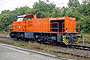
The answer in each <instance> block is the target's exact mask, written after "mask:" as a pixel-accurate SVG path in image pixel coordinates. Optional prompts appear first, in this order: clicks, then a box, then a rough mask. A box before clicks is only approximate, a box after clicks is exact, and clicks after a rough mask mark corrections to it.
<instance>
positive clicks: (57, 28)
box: [10, 15, 81, 45]
mask: <svg viewBox="0 0 90 60" xmlns="http://www.w3.org/2000/svg"><path fill="white" fill-rule="evenodd" d="M11 27H12V28H10V29H12V31H11V33H10V37H11V38H16V39H34V40H36V41H38V42H43V43H64V44H66V45H73V44H77V43H78V41H79V40H80V38H81V36H80V35H79V32H80V23H76V18H71V17H62V18H43V19H39V18H37V15H21V16H18V19H17V21H16V22H13V25H12V26H11Z"/></svg>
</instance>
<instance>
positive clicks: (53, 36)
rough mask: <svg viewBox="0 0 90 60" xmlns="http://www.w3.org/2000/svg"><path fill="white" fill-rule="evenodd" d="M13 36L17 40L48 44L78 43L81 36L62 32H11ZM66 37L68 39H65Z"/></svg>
mask: <svg viewBox="0 0 90 60" xmlns="http://www.w3.org/2000/svg"><path fill="white" fill-rule="evenodd" d="M10 37H11V38H15V39H17V40H19V39H21V40H27V39H29V40H34V41H37V42H40V43H46V44H56V43H62V44H68V45H72V44H76V42H77V41H78V40H77V38H78V37H79V38H80V36H75V34H71V33H70V34H62V33H37V32H11V33H10ZM65 39H66V40H65Z"/></svg>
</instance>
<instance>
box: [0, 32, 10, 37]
mask: <svg viewBox="0 0 90 60" xmlns="http://www.w3.org/2000/svg"><path fill="white" fill-rule="evenodd" d="M0 36H5V37H9V32H0Z"/></svg>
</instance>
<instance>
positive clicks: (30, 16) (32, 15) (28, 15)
mask: <svg viewBox="0 0 90 60" xmlns="http://www.w3.org/2000/svg"><path fill="white" fill-rule="evenodd" d="M18 17H33V15H20V16H18Z"/></svg>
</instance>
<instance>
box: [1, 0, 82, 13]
mask: <svg viewBox="0 0 90 60" xmlns="http://www.w3.org/2000/svg"><path fill="white" fill-rule="evenodd" d="M42 1H46V0H42ZM49 1H50V2H52V3H54V4H56V7H63V6H65V7H67V3H68V1H69V0H49ZM79 1H80V2H82V0H79ZM35 2H38V0H0V13H1V11H3V10H8V9H9V10H14V9H15V8H17V7H18V8H19V7H21V6H28V7H30V8H32V5H33V4H34V3H35Z"/></svg>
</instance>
